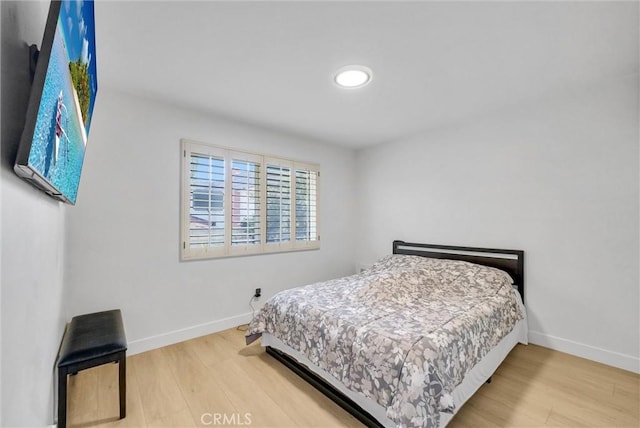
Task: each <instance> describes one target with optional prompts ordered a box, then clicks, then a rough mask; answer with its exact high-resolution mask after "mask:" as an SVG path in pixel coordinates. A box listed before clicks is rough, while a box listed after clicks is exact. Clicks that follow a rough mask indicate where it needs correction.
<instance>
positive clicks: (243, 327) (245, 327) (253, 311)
mask: <svg viewBox="0 0 640 428" xmlns="http://www.w3.org/2000/svg"><path fill="white" fill-rule="evenodd" d="M255 299H257V297H256V296H251V299H249V307H251V321H253V319H254V318H255V316H256V308H254V307H253V301H254V300H255ZM251 321H249V324H251ZM249 324H241V325H239V326H238V327H236V330H240V331H247V330H248V329H249Z"/></svg>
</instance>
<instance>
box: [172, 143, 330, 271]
mask: <svg viewBox="0 0 640 428" xmlns="http://www.w3.org/2000/svg"><path fill="white" fill-rule="evenodd" d="M182 155H183V161H182V197H181V201H182V202H181V211H180V212H181V219H182V220H181V221H182V226H181V231H182V232H181V253H180V254H181V257H182V259H199V258H211V257H226V256H234V255H242V254H256V253H265V252H278V251H293V250H307V249H313V248H319V247H320V242H319V241H320V235H319V228H318V202H319V196H318V184H319V183H318V181H319V175H320V173H319V170H318V166H317V165H313V164H303V163H298V162H294V161H290V160H286V159H279V158H273V157H266V156H263V155H258V154H252V153H244V152H238V151H232V150H229V149H225V148H222V147H214V146H208V145H204V144H199V143H195V142H190V141H187V140H182Z"/></svg>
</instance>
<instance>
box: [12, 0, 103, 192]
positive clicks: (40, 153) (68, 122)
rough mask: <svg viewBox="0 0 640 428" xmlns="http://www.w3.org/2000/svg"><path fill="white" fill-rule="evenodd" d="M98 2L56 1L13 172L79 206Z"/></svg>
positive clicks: (93, 85)
mask: <svg viewBox="0 0 640 428" xmlns="http://www.w3.org/2000/svg"><path fill="white" fill-rule="evenodd" d="M95 54H96V47H95V26H94V11H93V1H76V0H63V1H61V2H60V1H53V2H52V3H51V6H50V8H49V15H48V18H47V24H46V27H45V33H44V37H43V39H42V46H41V50H40V53H39V55H38V58H37V65H36V68H35V74H34V77H33V83H32V87H31V94H30V97H29V103H28V107H27V115H26V121H25V129H24V131H23V133H22V139H21V140H20V146H19V149H18V157H17V159H16V164H15V167H14V170H15V171H16V173H17V174H18V175H19V176H21V177H23V178H25V179H27V180H28V181H30V182H31V183H32V184H34V185H35V186H36V187H38V188H40V189H42V190H44V191H45V192H46V193H48V194H49V195H51V196H53V197H54V198H57V199H59V200H61V201H64V202H67V203H71V204H75V203H76V198H77V195H78V185H79V183H80V173H81V171H82V163H83V160H84V154H85V149H86V146H87V136H88V135H89V128H90V127H91V114H92V112H93V106H94V103H95V98H96V93H97V90H98V82H97V75H96V55H95Z"/></svg>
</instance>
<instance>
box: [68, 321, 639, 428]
mask: <svg viewBox="0 0 640 428" xmlns="http://www.w3.org/2000/svg"><path fill="white" fill-rule="evenodd" d="M117 374H118V373H117V365H115V364H108V365H104V366H101V367H97V368H94V369H89V370H85V371H82V372H80V373H78V375H76V376H73V377H71V378H70V380H69V409H68V414H69V421H68V422H69V426H72V427H98V426H99V427H111V426H118V427H152V426H153V427H194V426H222V425H223V423H224V422H226V424H224V425H227V426H229V425H234V424H235V425H236V426H253V427H264V426H270V427H295V426H299V427H312V426H313V427H343V426H345V427H359V426H361V424H360V423H359V422H358V421H357V420H355V419H354V418H353V417H352V416H350V415H349V414H348V413H346V412H345V411H344V410H342V409H341V408H340V407H338V406H337V405H336V404H334V403H333V402H332V401H330V400H329V399H327V398H326V397H324V396H323V395H322V394H320V393H319V392H318V391H316V390H315V389H314V388H313V387H311V386H309V385H308V384H307V383H306V382H304V381H303V380H301V379H300V378H298V377H297V376H296V375H295V374H293V373H292V372H290V371H289V370H288V369H287V368H285V367H284V366H282V365H281V364H280V363H278V362H277V361H275V360H274V359H273V358H272V357H270V356H269V355H267V354H266V353H265V352H264V351H263V349H262V348H261V347H260V346H259V341H258V343H254V344H253V345H251V346H245V345H244V336H243V333H242V332H241V331H238V330H236V329H231V330H226V331H223V332H220V333H216V334H212V335H209V336H204V337H201V338H198V339H193V340H189V341H187V342H182V343H179V344H176V345H172V346H168V347H165V348H161V349H156V350H153V351H149V352H145V353H142V354H138V355H134V356H130V357H129V358H127V417H126V418H125V419H123V420H118V419H117V417H118V383H117V380H118V376H117ZM639 383H640V377H639V376H638V375H636V374H633V373H631V372H627V371H624V370H619V369H615V368H612V367H608V366H605V365H602V364H598V363H594V362H591V361H588V360H584V359H581V358H577V357H573V356H570V355H567V354H563V353H560V352H556V351H551V350H549V349H546V348H542V347H539V346H535V345H528V346H523V345H518V346H517V347H516V348H515V349H514V350H513V351H512V352H511V354H510V355H509V356H508V357H507V359H506V360H505V361H504V362H503V364H502V365H501V366H500V368H499V369H498V371H497V372H496V373H495V374H494V376H493V382H492V383H491V384H485V385H484V386H482V387H481V388H480V390H479V391H478V392H477V393H476V394H475V395H474V396H473V397H472V398H471V400H469V401H468V402H467V404H465V405H464V406H463V407H462V409H461V410H460V411H459V412H458V414H457V415H456V417H455V418H454V419H453V420H452V422H451V424H450V425H449V426H450V427H454V428H455V427H467V426H469V427H471V426H484V427H490V426H491V427H494V426H498V427H525V426H526V427H541V426H571V427H577V426H594V427H609V426H611V427H613V426H628V427H638V426H640V421H639V416H638V412H639V404H638V403H639V402H640V397H639ZM225 417H226V421H225V419H223V418H225ZM245 417H246V418H245ZM214 418H218V420H217V422H218V423H217V424H215V423H214V422H216V420H215V419H214Z"/></svg>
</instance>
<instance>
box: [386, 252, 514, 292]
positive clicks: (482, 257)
mask: <svg viewBox="0 0 640 428" xmlns="http://www.w3.org/2000/svg"><path fill="white" fill-rule="evenodd" d="M393 254H407V255H411V256H422V257H431V258H434V259H450V260H462V261H465V262H470V263H476V264H479V265H485V266H491V267H494V268H498V269H501V270H503V271H505V272H507V273H508V274H509V275H511V278H513V284H514V285H515V286H517V287H518V292H519V293H520V296H521V297H522V301H523V302H524V251H521V250H501V249H495V248H474V247H454V246H451V245H434V244H416V243H413V242H404V241H393Z"/></svg>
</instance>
